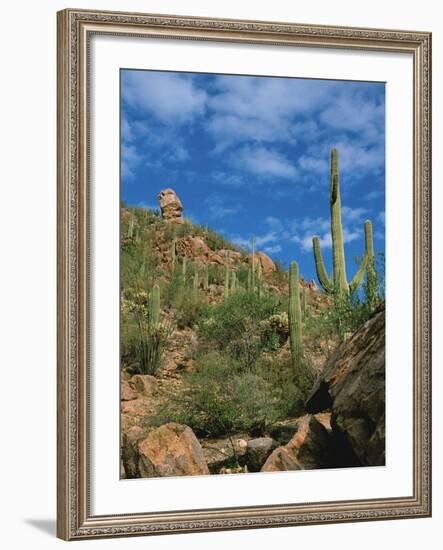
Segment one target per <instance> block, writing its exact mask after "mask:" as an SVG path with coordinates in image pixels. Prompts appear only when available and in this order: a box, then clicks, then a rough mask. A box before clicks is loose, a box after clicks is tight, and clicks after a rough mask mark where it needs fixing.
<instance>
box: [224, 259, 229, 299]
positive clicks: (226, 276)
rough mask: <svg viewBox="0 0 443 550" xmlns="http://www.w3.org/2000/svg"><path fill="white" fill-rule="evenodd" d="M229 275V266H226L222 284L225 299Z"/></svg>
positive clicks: (227, 293) (227, 291) (227, 295)
mask: <svg viewBox="0 0 443 550" xmlns="http://www.w3.org/2000/svg"><path fill="white" fill-rule="evenodd" d="M229 276H230V272H229V267H226V271H225V285H224V289H223V296H224V299H225V300H226V298H228V297H229V278H230V277H229Z"/></svg>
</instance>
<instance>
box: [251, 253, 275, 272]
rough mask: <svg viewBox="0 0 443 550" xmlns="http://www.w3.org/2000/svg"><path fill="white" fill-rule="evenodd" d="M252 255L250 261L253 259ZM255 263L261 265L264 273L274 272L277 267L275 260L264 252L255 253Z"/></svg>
mask: <svg viewBox="0 0 443 550" xmlns="http://www.w3.org/2000/svg"><path fill="white" fill-rule="evenodd" d="M250 258H251V256H249V259H248V262H250V261H251V259H250ZM254 264H255V265H256V266H258V265H260V267H261V269H262V272H263V273H272V272H273V271H275V270H276V269H277V268H276V267H275V264H274V262H273V261H272V260H271V258H270V257H269V256H268V255H267V254H265V253H264V252H256V253H255V255H254Z"/></svg>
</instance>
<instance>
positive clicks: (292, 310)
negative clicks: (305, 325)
mask: <svg viewBox="0 0 443 550" xmlns="http://www.w3.org/2000/svg"><path fill="white" fill-rule="evenodd" d="M299 279H300V277H299V269H298V264H297V262H291V265H290V267H289V307H288V320H289V343H290V345H291V357H292V363H293V365H294V366H298V365H299V364H300V359H301V356H302V342H301V307H300V280H299Z"/></svg>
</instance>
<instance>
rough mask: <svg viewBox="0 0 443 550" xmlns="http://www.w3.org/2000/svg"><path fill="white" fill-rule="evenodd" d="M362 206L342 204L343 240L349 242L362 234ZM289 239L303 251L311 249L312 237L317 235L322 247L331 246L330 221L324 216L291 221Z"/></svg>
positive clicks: (363, 210)
mask: <svg viewBox="0 0 443 550" xmlns="http://www.w3.org/2000/svg"><path fill="white" fill-rule="evenodd" d="M365 213H366V210H365V209H364V208H350V207H348V206H342V225H343V242H344V243H350V242H352V241H355V240H357V239H359V238H360V237H361V236H362V235H363V218H364V214H365ZM291 228H292V231H293V235H292V237H291V240H292V241H293V242H295V243H297V244H298V245H299V246H300V248H301V249H302V250H303V252H308V251H311V250H312V238H313V237H314V236H317V237H318V238H319V241H320V246H321V247H322V248H331V247H332V237H331V222H330V220H329V219H326V218H320V217H318V218H310V217H305V218H303V219H302V220H298V221H297V220H296V221H294V222H292V224H291Z"/></svg>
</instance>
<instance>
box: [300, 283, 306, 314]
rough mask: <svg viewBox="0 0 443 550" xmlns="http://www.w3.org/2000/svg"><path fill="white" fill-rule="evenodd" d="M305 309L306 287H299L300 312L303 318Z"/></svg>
mask: <svg viewBox="0 0 443 550" xmlns="http://www.w3.org/2000/svg"><path fill="white" fill-rule="evenodd" d="M306 307H307V296H306V287H305V286H303V287H301V311H302V313H303V317H304V316H305V315H306Z"/></svg>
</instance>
